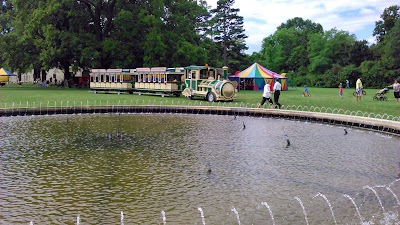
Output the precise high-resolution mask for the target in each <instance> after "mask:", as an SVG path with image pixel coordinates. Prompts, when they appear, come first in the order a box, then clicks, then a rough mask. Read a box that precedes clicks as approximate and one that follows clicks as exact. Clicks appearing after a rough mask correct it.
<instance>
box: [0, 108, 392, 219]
mask: <svg viewBox="0 0 400 225" xmlns="http://www.w3.org/2000/svg"><path fill="white" fill-rule="evenodd" d="M0 127H1V129H0V180H1V183H0V224H28V223H29V222H30V221H33V223H34V224H76V223H77V220H78V219H77V217H78V216H79V219H80V222H81V223H82V224H103V225H104V224H117V223H119V222H121V224H123V223H124V224H360V223H364V224H395V223H398V222H399V216H398V213H399V211H400V209H399V206H400V203H399V200H398V197H399V196H400V181H399V180H396V179H397V176H398V175H397V174H398V173H399V172H400V169H399V161H400V154H399V151H400V148H399V143H400V138H399V137H396V136H388V135H383V134H380V133H376V132H372V131H362V130H357V129H350V128H344V127H340V126H331V125H325V124H315V123H306V122H298V121H289V120H282V119H271V118H253V117H244V116H238V117H234V116H216V115H178V114H104V115H99V114H96V115H60V116H29V117H8V118H0ZM344 129H346V130H347V134H345V131H344ZM121 212H123V218H122V215H121Z"/></svg>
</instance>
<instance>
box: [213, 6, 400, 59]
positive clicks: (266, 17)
mask: <svg viewBox="0 0 400 225" xmlns="http://www.w3.org/2000/svg"><path fill="white" fill-rule="evenodd" d="M207 3H208V5H209V6H211V7H212V8H215V7H216V6H217V0H207ZM392 5H400V1H399V0H235V4H234V5H233V8H238V9H240V12H239V16H242V17H243V19H244V29H245V33H246V34H247V36H249V37H248V38H247V39H246V44H247V47H249V49H248V50H247V51H246V53H248V54H251V53H253V52H259V51H260V50H261V45H262V41H263V39H264V38H265V37H268V36H270V35H272V34H273V33H275V31H276V28H277V27H278V26H279V25H281V24H282V23H286V22H287V20H289V19H292V18H294V17H301V18H303V19H304V20H306V19H309V20H311V21H312V22H314V23H319V24H321V25H322V27H323V28H324V30H325V31H326V30H330V29H332V28H336V29H337V30H343V31H348V32H349V33H350V34H354V35H355V36H356V38H357V39H358V40H367V41H368V42H369V43H370V44H372V43H375V38H374V37H373V36H372V33H373V30H374V28H375V22H376V21H379V20H381V18H380V15H381V14H382V13H383V10H385V8H388V7H389V6H392Z"/></svg>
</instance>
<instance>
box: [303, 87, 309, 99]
mask: <svg viewBox="0 0 400 225" xmlns="http://www.w3.org/2000/svg"><path fill="white" fill-rule="evenodd" d="M303 97H310V95H309V94H308V87H307V86H306V85H304V92H303Z"/></svg>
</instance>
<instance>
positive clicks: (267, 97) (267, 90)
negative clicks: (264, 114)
mask: <svg viewBox="0 0 400 225" xmlns="http://www.w3.org/2000/svg"><path fill="white" fill-rule="evenodd" d="M270 82H271V81H269V80H268V81H267V82H266V83H265V85H264V92H263V95H262V97H263V98H262V100H261V103H258V104H257V108H260V107H261V106H262V105H264V103H265V102H266V101H267V100H268V102H269V106H270V108H272V105H273V104H274V103H273V102H272V100H271V94H270V91H271V86H270V85H269V83H270Z"/></svg>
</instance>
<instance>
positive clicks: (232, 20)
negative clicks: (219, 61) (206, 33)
mask: <svg viewBox="0 0 400 225" xmlns="http://www.w3.org/2000/svg"><path fill="white" fill-rule="evenodd" d="M234 2H235V1H234V0H218V2H217V8H215V9H213V10H212V13H213V14H214V17H213V19H212V22H213V23H214V24H213V25H212V28H211V31H212V35H213V38H214V40H215V42H217V43H218V44H219V45H220V46H221V49H222V58H223V64H224V65H225V66H228V67H230V69H231V71H236V70H239V69H243V68H241V67H242V66H241V63H242V62H243V61H244V60H245V57H246V56H245V54H244V51H245V50H247V49H248V48H247V46H246V44H245V39H246V38H247V35H246V34H245V33H244V28H243V17H241V16H239V15H238V13H239V11H240V10H239V9H236V8H232V6H233V4H234Z"/></svg>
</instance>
